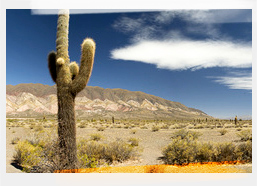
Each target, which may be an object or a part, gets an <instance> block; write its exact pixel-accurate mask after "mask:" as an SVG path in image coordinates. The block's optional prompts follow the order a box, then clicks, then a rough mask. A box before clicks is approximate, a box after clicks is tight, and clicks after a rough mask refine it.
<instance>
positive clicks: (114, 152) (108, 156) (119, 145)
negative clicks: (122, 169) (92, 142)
mask: <svg viewBox="0 0 257 186" xmlns="http://www.w3.org/2000/svg"><path fill="white" fill-rule="evenodd" d="M137 155H138V154H137V151H136V150H135V148H134V147H132V146H131V145H129V144H127V143H125V142H123V141H114V142H111V143H110V144H108V145H107V146H106V148H105V157H104V159H105V160H106V161H107V162H109V163H112V162H114V161H118V162H123V161H126V160H128V159H132V158H135V157H137Z"/></svg>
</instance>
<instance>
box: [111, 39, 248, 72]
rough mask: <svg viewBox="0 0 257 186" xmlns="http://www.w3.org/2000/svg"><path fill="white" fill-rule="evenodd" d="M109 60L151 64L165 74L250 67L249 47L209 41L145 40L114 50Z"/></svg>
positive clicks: (227, 42)
mask: <svg viewBox="0 0 257 186" xmlns="http://www.w3.org/2000/svg"><path fill="white" fill-rule="evenodd" d="M111 57H112V58H113V59H118V60H131V61H139V62H143V63H149V64H154V65H156V66H157V67H158V68H163V69H169V70H186V69H193V70H196V69H201V68H210V67H233V68H248V67H251V65H252V49H251V46H250V45H247V44H242V43H241V44H239V43H237V44H235V43H233V42H229V41H212V40H203V41H193V40H164V41H160V40H145V41H140V42H136V43H134V44H132V45H130V46H125V47H123V48H119V49H114V50H112V51H111Z"/></svg>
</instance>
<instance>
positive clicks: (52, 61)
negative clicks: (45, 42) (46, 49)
mask: <svg viewBox="0 0 257 186" xmlns="http://www.w3.org/2000/svg"><path fill="white" fill-rule="evenodd" d="M48 69H49V72H50V75H51V77H52V80H53V81H54V82H56V78H57V73H56V52H54V51H52V52H50V53H49V54H48Z"/></svg>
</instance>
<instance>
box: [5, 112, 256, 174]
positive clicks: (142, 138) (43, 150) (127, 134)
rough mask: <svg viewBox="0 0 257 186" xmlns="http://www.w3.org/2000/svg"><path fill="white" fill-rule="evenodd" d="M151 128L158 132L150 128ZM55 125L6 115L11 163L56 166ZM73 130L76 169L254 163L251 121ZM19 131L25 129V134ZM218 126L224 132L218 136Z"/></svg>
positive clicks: (90, 123)
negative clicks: (231, 162)
mask: <svg viewBox="0 0 257 186" xmlns="http://www.w3.org/2000/svg"><path fill="white" fill-rule="evenodd" d="M81 125H83V126H84V127H81ZM31 126H33V127H31ZM167 126H168V127H167ZM199 126H201V127H199ZM154 127H157V128H158V131H155V132H153V130H152V129H153V128H154ZM57 128H58V127H57V120H55V119H51V118H47V117H46V119H44V120H43V119H41V118H39V119H36V118H34V119H7V120H6V130H7V132H8V136H9V138H10V140H9V145H10V147H12V148H14V153H13V154H12V156H13V157H12V160H13V162H15V163H16V164H18V165H20V166H21V167H22V169H23V171H24V172H53V171H54V170H58V169H59V168H60V165H59V164H58V161H59V156H58V142H57ZM76 128H77V136H78V140H77V154H78V167H79V168H96V167H106V166H116V165H119V164H121V165H146V164H150V165H151V164H152V165H153V164H187V163H192V162H200V163H201V162H213V161H214V162H215V161H235V160H238V161H245V162H251V161H252V142H251V140H252V121H251V120H240V121H239V120H238V121H237V125H235V123H234V120H216V119H213V120H210V119H209V120H208V121H206V120H200V122H199V121H197V120H183V121H182V120H128V119H126V120H125V119H124V120H122V119H115V123H113V122H112V118H110V119H78V120H77V122H76ZM99 128H104V130H99ZM20 129H22V130H23V131H26V133H27V135H25V136H26V137H24V135H21V134H22V133H21V132H20ZM238 129H240V130H238ZM221 130H226V131H227V132H226V133H225V134H224V135H222V134H221ZM22 136H23V137H22ZM151 171H153V170H150V168H149V172H151Z"/></svg>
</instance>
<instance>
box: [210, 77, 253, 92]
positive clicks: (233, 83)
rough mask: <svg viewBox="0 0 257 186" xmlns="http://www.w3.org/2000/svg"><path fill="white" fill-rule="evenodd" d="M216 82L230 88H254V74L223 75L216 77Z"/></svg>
mask: <svg viewBox="0 0 257 186" xmlns="http://www.w3.org/2000/svg"><path fill="white" fill-rule="evenodd" d="M214 78H215V80H214V81H215V82H217V83H220V84H223V85H226V86H227V87H229V88H230V89H245V90H252V75H251V73H249V74H246V75H243V76H221V77H214Z"/></svg>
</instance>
